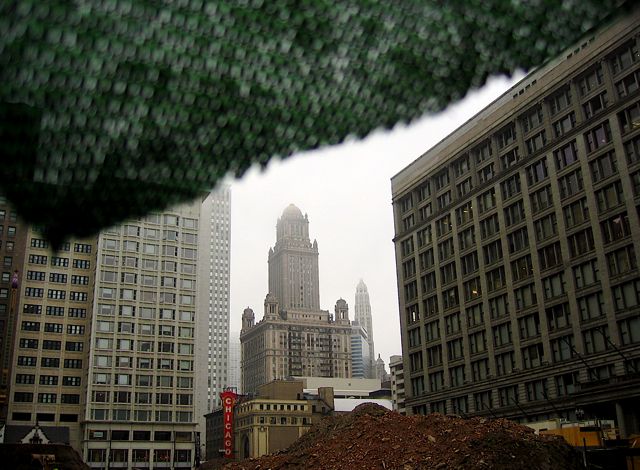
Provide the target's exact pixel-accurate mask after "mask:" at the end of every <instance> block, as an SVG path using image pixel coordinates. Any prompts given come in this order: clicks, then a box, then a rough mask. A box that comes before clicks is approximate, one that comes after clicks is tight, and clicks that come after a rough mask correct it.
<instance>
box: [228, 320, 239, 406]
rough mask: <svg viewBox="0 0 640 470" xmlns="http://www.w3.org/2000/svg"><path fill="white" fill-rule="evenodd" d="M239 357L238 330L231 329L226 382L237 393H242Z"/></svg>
mask: <svg viewBox="0 0 640 470" xmlns="http://www.w3.org/2000/svg"><path fill="white" fill-rule="evenodd" d="M241 357H242V347H241V345H240V332H239V331H232V332H231V334H230V335H229V378H228V379H227V384H228V386H229V387H230V388H232V389H235V390H236V393H238V394H242V375H241V373H240V358H241Z"/></svg>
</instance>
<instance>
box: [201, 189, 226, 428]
mask: <svg viewBox="0 0 640 470" xmlns="http://www.w3.org/2000/svg"><path fill="white" fill-rule="evenodd" d="M200 214H201V216H200V231H199V244H198V250H199V256H198V280H199V282H198V315H199V316H198V319H197V320H196V323H197V325H198V329H197V337H198V340H197V341H196V344H197V347H198V348H200V351H199V354H198V357H199V359H202V360H205V361H206V364H203V365H202V368H201V370H204V368H206V370H207V373H206V375H205V374H202V375H201V376H198V377H197V378H196V382H197V386H196V389H197V390H198V393H202V391H203V390H206V403H205V398H204V397H196V399H197V401H198V403H199V404H198V405H197V408H198V419H199V420H201V423H202V425H203V426H204V418H203V416H204V414H206V413H208V412H210V411H211V410H213V409H214V408H215V407H217V406H219V404H220V393H221V392H222V391H223V390H224V388H225V387H226V386H227V385H228V366H229V358H228V354H229V352H228V350H229V295H230V279H229V270H230V264H231V190H230V188H229V186H228V185H224V186H221V187H219V188H217V189H216V190H214V191H212V192H211V193H210V194H209V195H208V196H207V197H206V198H205V199H204V201H203V203H202V207H201V211H200ZM205 380H206V384H200V381H205Z"/></svg>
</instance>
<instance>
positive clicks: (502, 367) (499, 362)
mask: <svg viewBox="0 0 640 470" xmlns="http://www.w3.org/2000/svg"><path fill="white" fill-rule="evenodd" d="M515 366H516V361H515V356H514V354H513V351H509V352H506V353H502V354H496V374H497V375H498V376H504V375H508V374H511V373H512V372H513V368H514V367H515Z"/></svg>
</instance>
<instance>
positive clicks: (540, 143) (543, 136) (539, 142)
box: [524, 131, 547, 155]
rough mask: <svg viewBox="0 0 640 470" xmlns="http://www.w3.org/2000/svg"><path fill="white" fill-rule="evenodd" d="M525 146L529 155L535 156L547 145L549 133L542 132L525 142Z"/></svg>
mask: <svg viewBox="0 0 640 470" xmlns="http://www.w3.org/2000/svg"><path fill="white" fill-rule="evenodd" d="M524 144H525V146H526V147H527V153H528V154H529V155H532V154H534V153H535V152H537V151H538V150H540V149H541V148H542V147H544V146H545V145H546V144H547V133H546V131H540V132H538V133H537V134H535V135H533V136H532V137H530V138H528V139H527V140H525V141H524Z"/></svg>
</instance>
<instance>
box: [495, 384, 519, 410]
mask: <svg viewBox="0 0 640 470" xmlns="http://www.w3.org/2000/svg"><path fill="white" fill-rule="evenodd" d="M498 396H499V397H500V406H503V407H504V406H513V405H514V404H518V402H519V400H518V386H517V385H510V386H508V387H502V388H499V389H498Z"/></svg>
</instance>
